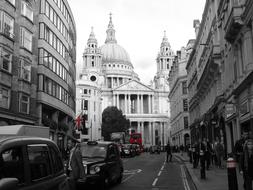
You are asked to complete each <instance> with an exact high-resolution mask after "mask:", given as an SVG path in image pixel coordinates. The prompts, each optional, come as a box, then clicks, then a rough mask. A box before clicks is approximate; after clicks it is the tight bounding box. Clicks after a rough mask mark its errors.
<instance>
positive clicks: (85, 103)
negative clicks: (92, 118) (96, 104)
mask: <svg viewBox="0 0 253 190" xmlns="http://www.w3.org/2000/svg"><path fill="white" fill-rule="evenodd" d="M81 110H88V100H82V101H81Z"/></svg>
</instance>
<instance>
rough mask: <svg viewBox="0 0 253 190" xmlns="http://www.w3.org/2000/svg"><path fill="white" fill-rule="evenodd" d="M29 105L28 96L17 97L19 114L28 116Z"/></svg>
mask: <svg viewBox="0 0 253 190" xmlns="http://www.w3.org/2000/svg"><path fill="white" fill-rule="evenodd" d="M29 104H30V98H29V96H27V95H24V94H20V95H19V111H20V112H21V113H26V114H29Z"/></svg>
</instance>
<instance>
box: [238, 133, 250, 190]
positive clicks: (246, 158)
mask: <svg viewBox="0 0 253 190" xmlns="http://www.w3.org/2000/svg"><path fill="white" fill-rule="evenodd" d="M241 168H242V171H243V178H244V188H245V190H252V180H253V136H252V133H251V132H250V133H248V135H247V136H246V140H245V143H244V145H243V154H242V163H241Z"/></svg>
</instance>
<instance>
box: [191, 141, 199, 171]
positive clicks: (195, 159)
mask: <svg viewBox="0 0 253 190" xmlns="http://www.w3.org/2000/svg"><path fill="white" fill-rule="evenodd" d="M192 158H193V168H197V167H198V163H199V146H198V143H196V142H195V143H194V145H193V147H192Z"/></svg>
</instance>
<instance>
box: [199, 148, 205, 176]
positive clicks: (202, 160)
mask: <svg viewBox="0 0 253 190" xmlns="http://www.w3.org/2000/svg"><path fill="white" fill-rule="evenodd" d="M199 155H200V178H201V179H206V169H205V155H204V152H203V151H202V150H200V153H199Z"/></svg>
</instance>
